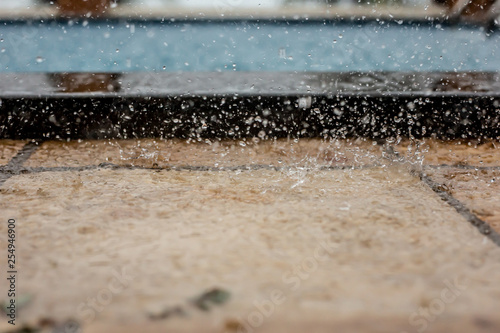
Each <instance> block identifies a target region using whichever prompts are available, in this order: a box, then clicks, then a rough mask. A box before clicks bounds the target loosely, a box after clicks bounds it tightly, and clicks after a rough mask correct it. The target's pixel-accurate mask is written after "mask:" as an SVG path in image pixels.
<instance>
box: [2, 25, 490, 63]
mask: <svg viewBox="0 0 500 333" xmlns="http://www.w3.org/2000/svg"><path fill="white" fill-rule="evenodd" d="M375 70H376V71H454V70H456V71H476V70H477V71H499V70H500V33H498V32H496V33H494V34H492V35H491V36H489V37H488V36H487V35H486V34H485V32H484V31H482V30H481V29H479V28H477V27H467V26H450V27H444V26H441V25H439V24H430V23H418V24H416V23H415V24H408V23H403V24H398V23H397V22H392V23H390V24H379V23H377V22H368V23H366V22H365V23H352V22H319V21H317V22H302V23H301V22H291V23H290V22H288V23H287V22H272V21H262V22H257V21H252V22H248V21H229V22H189V21H183V22H161V21H150V22H148V21H135V22H120V21H107V22H106V21H83V22H67V21H66V22H59V21H55V20H54V21H48V22H34V23H26V22H23V23H19V22H14V23H12V22H11V23H9V22H2V23H0V72H68V71H69V72H81V71H85V72H101V71H104V72H131V71H169V72H178V71H299V72H302V71H338V72H348V71H375Z"/></svg>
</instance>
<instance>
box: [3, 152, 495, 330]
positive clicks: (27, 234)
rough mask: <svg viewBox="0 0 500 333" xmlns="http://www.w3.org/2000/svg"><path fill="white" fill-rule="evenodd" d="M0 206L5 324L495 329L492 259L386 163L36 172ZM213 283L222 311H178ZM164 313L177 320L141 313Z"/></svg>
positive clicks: (16, 184) (7, 192)
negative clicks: (18, 309) (15, 307)
mask: <svg viewBox="0 0 500 333" xmlns="http://www.w3.org/2000/svg"><path fill="white" fill-rule="evenodd" d="M110 147H112V149H115V146H110ZM42 148H43V147H42ZM90 148H91V147H87V148H86V149H89V150H90V151H92V149H90ZM100 149H101V148H99V149H96V151H97V152H96V153H95V154H94V155H91V156H94V157H92V158H93V159H97V158H98V155H99V154H98V152H100V151H101V150H100ZM238 149H239V148H238ZM125 151H126V150H125ZM186 155H187V153H186ZM42 156H43V155H42ZM53 156H55V155H53ZM38 158H40V157H38ZM179 158H180V157H179ZM66 161H67V160H65V161H64V163H66ZM49 162H50V159H48V158H47V159H45V160H44V163H49ZM89 162H92V161H91V160H89ZM57 163H63V162H61V161H57ZM92 163H95V162H92ZM238 163H240V162H239V160H238ZM0 211H2V215H3V216H9V217H13V218H15V219H16V221H17V222H16V223H17V225H18V229H17V230H18V235H19V236H18V244H19V249H18V255H19V263H18V266H19V267H18V269H19V271H20V272H22V274H20V275H19V279H20V280H19V286H20V290H21V291H22V293H23V294H31V295H33V300H32V301H31V303H30V304H29V305H28V306H27V307H26V308H25V309H23V310H22V313H20V315H19V316H20V317H19V318H20V321H27V322H36V321H37V320H38V319H39V318H41V317H51V318H54V319H55V320H65V319H68V318H74V319H76V320H78V321H79V322H81V323H82V324H83V325H84V328H85V332H109V331H116V332H132V331H134V332H135V331H138V330H140V331H148V332H149V331H151V332H153V331H158V330H160V329H161V330H164V331H192V332H194V331H198V332H199V331H206V332H233V331H235V332H237V331H242V332H245V331H246V330H244V329H239V327H238V325H243V326H245V325H246V327H249V326H248V325H250V324H249V323H252V322H254V323H255V322H256V321H255V320H257V319H259V315H258V313H260V314H261V317H262V323H260V322H259V321H258V320H257V322H259V325H255V327H254V326H250V328H252V329H254V330H253V331H255V332H294V331H295V332H303V331H306V330H307V331H315V332H327V331H328V332H332V331H342V332H358V331H370V332H388V331H395V332H401V331H403V330H404V331H406V332H416V331H418V330H419V329H421V328H423V327H424V326H425V331H426V332H450V331H454V332H474V331H477V332H479V331H480V332H498V331H499V330H500V323H499V317H498V309H499V307H500V291H499V289H498V281H499V280H500V248H499V247H498V246H496V245H494V244H493V243H492V242H491V241H489V240H488V239H487V238H484V237H483V236H482V235H480V234H479V233H478V232H477V231H476V230H475V229H474V228H473V227H471V226H470V224H469V223H468V222H467V221H465V220H464V219H463V218H462V217H461V216H460V215H459V214H458V213H456V211H455V210H454V209H453V208H451V207H449V206H448V205H447V204H445V203H444V202H443V201H442V200H440V199H439V198H438V197H437V196H436V195H435V194H434V193H433V192H432V191H431V190H430V189H429V188H428V187H427V186H425V185H423V184H422V183H421V182H420V181H419V179H418V178H415V177H411V176H410V175H409V174H408V172H407V170H406V169H404V168H399V167H396V166H392V167H380V168H370V169H360V170H317V169H316V170H306V169H304V168H291V169H290V170H286V171H274V170H256V171H224V172H204V171H203V172H202V171H195V172H193V171H174V170H170V171H168V170H138V169H135V170H129V169H120V170H112V169H106V168H102V169H97V170H88V171H82V172H75V171H72V172H41V173H36V174H28V175H19V176H14V177H12V178H10V179H9V180H7V182H6V183H5V184H4V185H3V186H2V188H1V191H0ZM5 235H6V226H5V224H1V223H0V242H1V243H2V244H5V241H6V237H5ZM322 244H323V245H322ZM1 260H5V259H4V258H3V257H2V259H1ZM2 263H3V261H2ZM117 275H119V276H120V275H121V277H120V279H121V281H122V282H120V281H119V280H117ZM127 277H130V280H127ZM450 285H455V287H450ZM3 286H4V285H3V284H2V288H3ZM213 287H219V288H224V289H226V290H228V291H229V292H231V298H230V300H229V301H228V302H227V303H226V304H224V305H221V306H214V308H213V309H212V310H211V311H209V312H203V311H199V310H197V309H195V308H194V307H193V306H191V305H189V299H190V298H192V297H193V296H195V295H198V294H199V293H201V292H203V291H204V290H207V289H210V288H213ZM110 290H112V292H110ZM0 292H1V295H4V290H3V289H2V290H0ZM276 292H279V293H280V295H281V296H280V297H279V299H280V300H282V302H281V301H280V302H279V304H278V303H275V304H274V305H272V306H269V300H270V299H273V297H274V296H273V295H275V294H276ZM93 299H95V300H94V302H98V303H97V305H96V307H95V310H92V307H91V305H89V304H90V303H89V302H92V300H93ZM99 300H100V301H99ZM444 300H446V302H445V301H444ZM262 304H267V309H268V310H266V308H265V307H264V308H263V305H262ZM169 306H182V307H183V308H184V309H185V311H186V312H187V316H186V317H182V316H174V317H173V318H169V319H166V320H163V321H151V320H150V319H149V318H148V313H151V312H157V311H161V310H163V309H165V307H169ZM420 308H423V309H424V310H425V309H427V310H426V311H430V313H431V315H430V317H429V318H428V319H425V318H424V317H423V316H422V315H420V314H419V313H418V311H420V310H419V309H420ZM259 309H261V310H259ZM262 309H264V310H262ZM269 309H272V311H271V310H269ZM255 313H257V314H255ZM252 318H253V321H252ZM247 331H249V330H247Z"/></svg>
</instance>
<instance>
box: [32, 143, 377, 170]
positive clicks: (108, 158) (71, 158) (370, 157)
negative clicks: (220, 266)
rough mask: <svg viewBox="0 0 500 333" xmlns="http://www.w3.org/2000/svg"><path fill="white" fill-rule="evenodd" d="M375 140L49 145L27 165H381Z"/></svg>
mask: <svg viewBox="0 0 500 333" xmlns="http://www.w3.org/2000/svg"><path fill="white" fill-rule="evenodd" d="M381 150H382V147H381V146H377V145H375V144H374V142H372V141H369V140H368V141H364V140H361V139H358V140H350V141H349V140H343V141H331V142H330V141H326V142H325V141H323V140H317V139H311V140H308V139H302V140H299V141H294V140H276V141H261V142H259V141H258V140H256V141H254V140H252V139H249V140H247V141H212V142H210V141H207V142H205V143H197V142H190V143H189V142H187V141H181V140H153V139H144V140H110V141H83V142H78V141H72V142H56V141H50V142H45V143H43V145H42V146H41V147H40V148H39V149H38V151H37V152H36V153H35V154H34V155H33V156H32V157H31V159H30V160H29V161H28V162H26V163H25V165H26V166H31V167H39V166H42V167H54V166H82V165H98V164H100V163H113V164H119V165H132V166H142V167H165V166H185V165H190V166H210V167H227V166H240V165H257V164H264V165H273V166H282V165H295V166H346V165H347V166H351V165H361V164H374V163H377V162H378V160H379V157H380V156H381Z"/></svg>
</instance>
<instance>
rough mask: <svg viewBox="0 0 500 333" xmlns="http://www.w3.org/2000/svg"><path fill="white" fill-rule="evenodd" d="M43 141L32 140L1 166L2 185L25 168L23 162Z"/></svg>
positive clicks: (0, 178) (0, 177)
mask: <svg viewBox="0 0 500 333" xmlns="http://www.w3.org/2000/svg"><path fill="white" fill-rule="evenodd" d="M41 142H42V141H38V140H32V141H30V142H28V143H26V144H25V145H24V146H23V148H21V149H20V150H19V151H18V152H17V154H16V156H14V157H13V158H12V159H11V160H10V161H9V163H7V165H5V166H2V167H1V168H0V171H1V172H0V187H1V186H2V185H3V184H4V183H5V182H6V181H7V180H8V179H9V178H10V177H12V176H15V175H16V174H18V170H21V169H23V164H24V162H26V161H27V160H28V159H29V158H30V157H31V155H33V153H34V152H35V151H36V150H37V149H38V147H39V146H40V144H41Z"/></svg>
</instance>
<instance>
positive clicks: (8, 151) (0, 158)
mask: <svg viewBox="0 0 500 333" xmlns="http://www.w3.org/2000/svg"><path fill="white" fill-rule="evenodd" d="M25 144H26V141H19V140H0V165H6V164H7V163H9V161H10V160H11V159H12V158H13V157H14V156H16V154H17V152H18V151H19V150H20V149H21V148H23V146H24V145H25Z"/></svg>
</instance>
